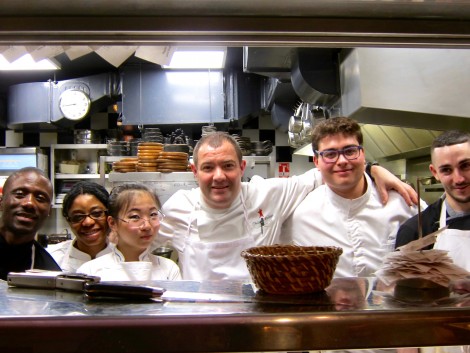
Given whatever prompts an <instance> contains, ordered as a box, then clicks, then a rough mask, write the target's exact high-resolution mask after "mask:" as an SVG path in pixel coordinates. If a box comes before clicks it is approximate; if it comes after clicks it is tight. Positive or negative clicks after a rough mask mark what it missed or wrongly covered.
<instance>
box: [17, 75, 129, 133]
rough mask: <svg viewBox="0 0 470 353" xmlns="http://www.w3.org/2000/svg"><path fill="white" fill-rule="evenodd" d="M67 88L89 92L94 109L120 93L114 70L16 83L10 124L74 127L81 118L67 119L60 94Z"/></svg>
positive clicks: (28, 127) (27, 128) (24, 127)
mask: <svg viewBox="0 0 470 353" xmlns="http://www.w3.org/2000/svg"><path fill="white" fill-rule="evenodd" d="M67 90H81V91H83V92H85V93H86V94H87V95H88V97H89V99H90V101H91V108H90V112H91V113H93V112H98V111H101V110H103V109H106V108H107V107H108V106H109V105H110V104H112V103H113V102H114V101H115V100H116V97H117V96H118V95H119V94H120V86H119V79H118V77H117V75H116V74H114V73H105V74H98V75H93V76H86V77H81V78H76V79H70V80H63V81H58V82H52V81H47V82H29V83H22V84H18V85H13V86H10V87H9V90H8V128H10V129H21V130H23V131H30V130H33V131H34V130H36V131H37V129H41V130H43V131H45V130H49V129H50V130H54V129H56V128H57V127H64V128H70V127H73V126H74V124H76V123H77V121H75V120H69V119H66V118H65V117H64V116H63V114H62V112H61V111H60V109H59V101H60V95H61V94H62V93H63V92H65V91H67Z"/></svg>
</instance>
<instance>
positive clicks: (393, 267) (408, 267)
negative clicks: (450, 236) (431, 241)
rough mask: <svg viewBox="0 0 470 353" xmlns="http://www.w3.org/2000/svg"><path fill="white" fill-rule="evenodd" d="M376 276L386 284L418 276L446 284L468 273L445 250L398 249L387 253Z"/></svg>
mask: <svg viewBox="0 0 470 353" xmlns="http://www.w3.org/2000/svg"><path fill="white" fill-rule="evenodd" d="M376 275H377V277H378V278H379V279H380V280H381V281H382V282H383V283H384V284H386V285H391V284H393V283H394V282H395V281H397V280H399V279H402V278H412V277H420V278H425V279H429V280H431V281H434V282H436V283H438V284H440V285H443V286H448V285H449V282H451V281H454V280H458V279H463V278H465V277H467V276H469V275H470V273H469V272H468V271H466V270H465V269H463V268H461V267H459V266H457V265H455V264H454V263H453V261H452V259H451V258H450V257H449V256H448V255H447V251H445V250H435V249H434V250H400V251H396V252H393V253H390V254H388V255H387V256H386V257H385V260H384V263H383V265H382V267H381V268H380V269H379V270H378V271H377V272H376Z"/></svg>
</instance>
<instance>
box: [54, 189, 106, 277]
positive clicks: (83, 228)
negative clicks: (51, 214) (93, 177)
mask: <svg viewBox="0 0 470 353" xmlns="http://www.w3.org/2000/svg"><path fill="white" fill-rule="evenodd" d="M108 198H109V193H108V191H107V190H106V189H105V188H104V187H103V186H101V185H99V184H97V183H93V182H90V181H80V182H78V183H76V184H75V185H74V186H73V187H72V188H71V189H70V191H69V192H68V193H67V195H66V196H65V198H64V203H63V204H62V215H63V216H64V218H65V219H66V220H67V222H68V224H69V226H70V229H71V230H72V233H73V235H74V239H72V240H67V241H64V242H61V243H59V244H53V245H49V246H48V247H47V248H46V249H47V250H48V251H49V253H50V254H51V255H52V257H54V260H55V261H56V262H57V263H58V264H59V266H60V267H61V269H62V270H63V271H67V272H76V270H77V269H78V268H79V267H80V266H81V265H83V264H84V263H85V262H87V261H90V260H92V259H94V258H96V257H99V256H101V255H104V254H106V253H109V252H110V251H111V248H110V247H109V242H108V238H107V235H108V230H109V227H108V222H107V220H106V218H107V213H106V212H107V206H106V205H107V203H108Z"/></svg>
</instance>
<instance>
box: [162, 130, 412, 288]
mask: <svg viewBox="0 0 470 353" xmlns="http://www.w3.org/2000/svg"><path fill="white" fill-rule="evenodd" d="M193 162H194V163H193V164H192V165H191V168H192V171H193V173H194V176H195V178H196V179H197V181H198V184H199V188H196V189H192V190H179V191H177V192H176V193H175V194H174V195H173V196H172V197H170V199H168V201H167V202H165V204H164V205H163V208H162V211H163V213H164V214H165V218H164V219H163V221H162V223H161V227H160V232H159V236H158V237H157V241H156V243H154V246H155V247H157V246H159V245H161V244H164V243H166V242H168V241H171V245H172V246H173V248H175V250H176V251H177V252H178V258H179V265H180V268H181V270H182V276H183V279H185V280H221V279H230V280H246V281H250V275H249V273H248V270H247V267H246V264H245V261H244V260H243V258H242V257H241V256H240V253H241V251H242V250H244V249H246V248H249V247H252V246H260V245H270V244H276V243H282V242H283V239H282V238H281V225H282V223H283V222H284V220H285V219H286V218H287V217H288V216H289V215H290V214H291V213H292V211H293V210H294V209H295V207H297V205H298V204H299V203H300V202H301V201H302V199H303V198H304V197H305V196H306V195H307V194H308V193H309V192H310V191H311V190H313V189H314V188H315V187H316V186H318V185H320V184H321V178H320V173H319V172H317V171H316V170H310V171H308V172H306V173H305V174H303V175H301V176H294V177H291V178H270V179H263V178H260V177H256V176H255V177H253V178H252V179H251V181H250V182H249V183H245V182H241V178H242V176H243V172H244V170H245V167H246V161H244V160H243V156H242V152H241V150H240V147H239V146H238V143H237V142H236V141H235V139H233V138H232V137H231V136H229V135H227V134H226V133H224V132H215V133H212V134H209V135H206V136H204V137H202V138H201V140H199V142H198V144H197V145H196V147H195V148H194V153H193ZM377 172H379V173H378V174H379V175H378V176H377V175H374V177H375V178H376V179H377V177H379V178H380V179H381V181H382V183H386V184H388V185H387V187H386V188H385V187H384V188H383V189H382V191H385V189H389V188H394V189H398V190H401V192H400V193H401V194H402V195H403V197H405V199H406V200H407V201H408V203H411V199H413V202H415V201H416V194H415V193H414V191H413V192H412V193H410V190H409V189H407V188H406V186H405V184H404V183H402V182H400V181H399V180H398V179H397V178H396V177H394V176H393V175H392V174H391V173H389V172H388V171H386V170H385V169H383V168H381V167H378V168H377V170H375V167H374V174H376V173H377Z"/></svg>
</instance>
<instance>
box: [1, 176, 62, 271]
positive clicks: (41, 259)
mask: <svg viewBox="0 0 470 353" xmlns="http://www.w3.org/2000/svg"><path fill="white" fill-rule="evenodd" d="M51 199H52V185H51V182H50V180H49V179H48V178H47V177H46V176H45V174H44V172H43V171H42V170H40V169H38V168H34V167H26V168H23V169H20V170H17V171H16V172H14V173H13V174H11V175H10V176H9V177H8V178H7V180H6V181H5V184H4V185H3V195H2V198H1V200H0V211H1V212H2V215H1V217H0V279H3V280H6V278H7V274H8V273H9V272H23V271H26V270H29V269H42V270H52V271H60V267H59V265H57V263H56V262H55V261H54V259H53V258H52V257H51V256H50V255H49V253H48V252H47V251H46V250H45V249H44V248H43V247H42V246H41V245H40V244H39V243H38V242H37V241H36V240H35V236H36V233H37V231H38V230H39V229H40V228H41V226H42V225H43V224H44V221H45V220H46V218H47V217H48V216H49V214H50V211H51V208H52V204H51Z"/></svg>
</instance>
